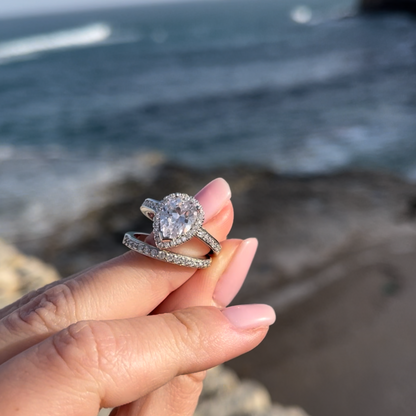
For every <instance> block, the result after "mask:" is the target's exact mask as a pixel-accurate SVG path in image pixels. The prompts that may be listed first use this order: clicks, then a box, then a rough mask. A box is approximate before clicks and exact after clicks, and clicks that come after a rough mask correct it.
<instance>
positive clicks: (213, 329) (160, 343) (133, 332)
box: [0, 305, 275, 416]
mask: <svg viewBox="0 0 416 416" xmlns="http://www.w3.org/2000/svg"><path fill="white" fill-rule="evenodd" d="M274 319H275V314H274V311H273V309H272V308H271V307H270V306H267V305H245V306H233V307H230V308H227V309H225V310H223V311H220V310H218V309H217V308H214V307H196V308H189V309H184V310H181V311H177V312H174V313H170V314H163V315H153V316H147V317H140V318H134V319H128V320H116V321H84V322H79V323H76V324H74V325H71V326H70V327H68V328H67V329H65V330H63V331H61V332H60V333H58V334H56V335H54V336H52V337H50V338H48V339H46V340H45V341H43V342H42V343H40V344H38V345H36V346H34V347H32V348H30V349H28V350H26V351H24V352H23V353H21V354H19V355H17V356H15V357H14V358H13V359H11V360H9V361H7V362H6V363H4V364H3V365H2V366H0V380H1V381H0V391H2V396H1V399H0V408H2V409H3V410H4V409H6V412H5V414H7V415H9V414H14V412H16V410H17V409H18V410H19V411H18V414H19V415H21V416H26V415H33V414H42V415H55V416H56V415H60V414H62V415H64V414H65V415H66V416H67V415H78V416H79V415H88V416H89V415H91V416H92V415H96V414H97V411H98V409H99V408H100V407H115V406H120V405H122V404H125V403H129V402H131V401H133V400H136V399H138V398H139V397H142V396H144V395H146V394H148V393H150V392H151V391H153V390H155V389H157V388H159V387H161V386H162V385H164V384H165V383H167V382H168V381H170V380H171V379H172V378H174V377H176V376H178V375H181V374H189V373H194V372H198V371H202V370H206V369H208V368H211V367H213V366H215V365H218V364H220V363H222V362H224V361H227V360H229V359H231V358H234V357H236V356H238V355H241V354H243V353H245V352H247V351H249V350H251V349H252V348H254V347H255V346H257V345H258V344H259V343H260V342H261V341H262V340H263V338H264V337H265V335H266V333H267V329H268V326H269V325H270V324H272V323H273V322H274Z"/></svg>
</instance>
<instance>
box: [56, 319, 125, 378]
mask: <svg viewBox="0 0 416 416" xmlns="http://www.w3.org/2000/svg"><path fill="white" fill-rule="evenodd" d="M52 347H53V353H54V358H55V359H57V360H58V361H60V362H62V363H63V364H64V365H65V366H66V367H69V368H70V369H71V370H72V371H73V372H75V373H77V374H81V375H83V376H84V375H88V376H91V377H92V378H93V379H95V380H97V377H96V374H97V373H102V372H106V373H109V372H110V371H109V365H112V364H111V363H114V362H115V359H116V355H117V344H116V340H115V337H114V335H113V333H112V331H111V328H110V327H109V325H108V324H107V323H106V322H102V321H81V322H77V323H75V324H72V325H70V326H69V327H68V328H66V329H65V330H63V331H61V332H59V333H58V334H56V335H55V336H54V337H53V338H52Z"/></svg>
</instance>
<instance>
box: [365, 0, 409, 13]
mask: <svg viewBox="0 0 416 416" xmlns="http://www.w3.org/2000/svg"><path fill="white" fill-rule="evenodd" d="M359 7H360V10H361V11H362V12H364V13H373V12H407V13H412V14H416V0H361V2H360V5H359Z"/></svg>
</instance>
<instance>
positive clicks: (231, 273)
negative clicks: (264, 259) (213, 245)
mask: <svg viewBox="0 0 416 416" xmlns="http://www.w3.org/2000/svg"><path fill="white" fill-rule="evenodd" d="M258 245H259V242H258V241H257V238H248V239H247V240H244V241H243V242H242V243H241V244H240V245H239V246H238V248H237V250H236V252H235V253H234V255H233V257H232V259H231V262H230V264H229V265H228V267H227V269H226V270H225V272H224V273H223V275H222V276H221V278H220V280H219V281H218V283H217V286H216V287H215V291H214V294H213V296H212V298H213V300H214V302H215V303H216V304H217V305H218V306H220V307H221V306H222V307H224V306H227V305H229V304H230V303H231V301H232V300H233V299H234V297H235V295H236V294H237V293H238V291H239V290H240V289H241V286H243V283H244V280H245V278H246V276H247V273H248V271H249V269H250V266H251V263H252V262H253V259H254V255H255V254H256V251H257V246H258Z"/></svg>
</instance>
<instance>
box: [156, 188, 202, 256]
mask: <svg viewBox="0 0 416 416" xmlns="http://www.w3.org/2000/svg"><path fill="white" fill-rule="evenodd" d="M204 218H205V215H204V211H203V209H202V206H201V204H200V203H199V202H198V200H197V199H195V198H193V197H191V196H189V195H187V194H182V193H173V194H170V195H168V196H166V197H165V198H163V200H162V201H160V203H159V205H158V207H157V211H156V215H155V217H154V222H153V232H154V239H155V243H156V246H157V247H158V248H159V249H166V248H170V247H176V246H178V245H180V244H183V243H185V242H186V241H188V240H190V239H191V238H192V237H194V236H195V235H196V233H197V231H198V229H200V228H201V226H202V224H203V223H204Z"/></svg>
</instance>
